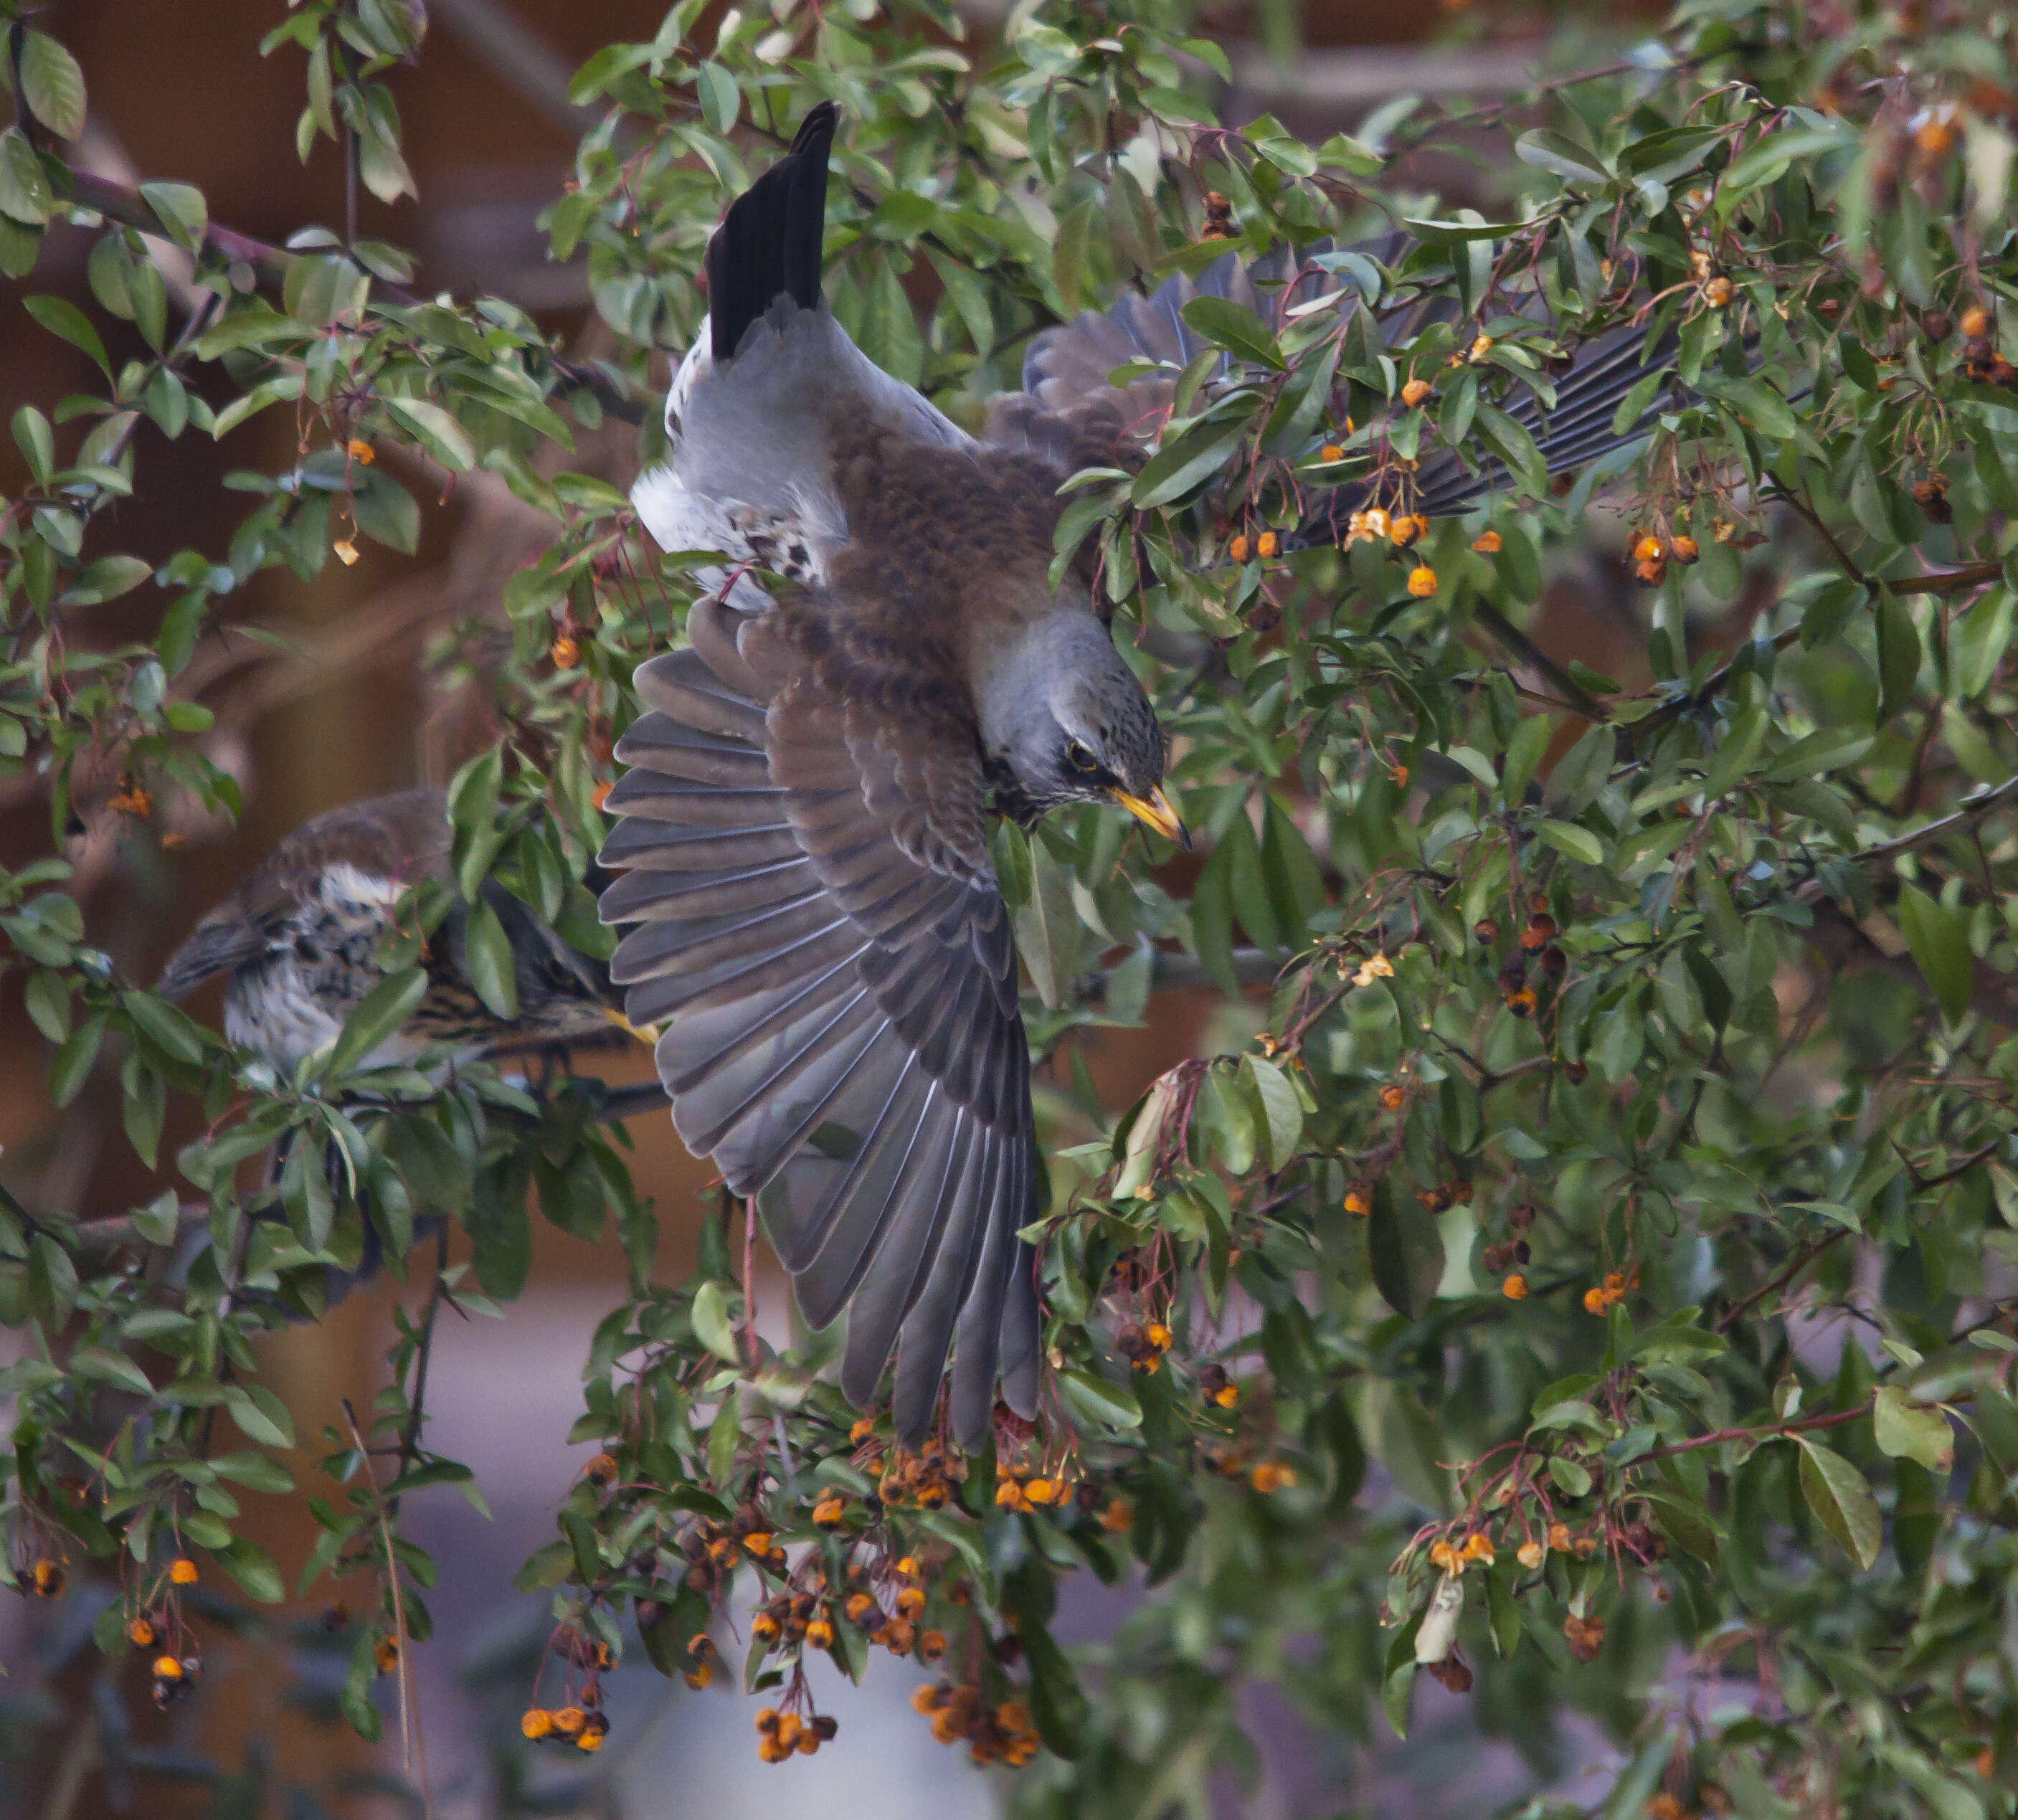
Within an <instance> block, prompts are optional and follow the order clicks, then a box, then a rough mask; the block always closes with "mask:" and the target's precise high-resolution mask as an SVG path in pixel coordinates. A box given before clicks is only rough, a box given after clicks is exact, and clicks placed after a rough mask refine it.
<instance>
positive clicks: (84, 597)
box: [57, 556, 154, 606]
mask: <svg viewBox="0 0 2018 1820" xmlns="http://www.w3.org/2000/svg"><path fill="white" fill-rule="evenodd" d="M153 573H154V568H153V566H152V565H151V564H150V563H143V562H142V561H141V560H140V559H139V557H138V556H100V557H99V559H97V560H96V562H94V563H85V566H83V568H81V570H78V576H77V579H76V580H75V581H73V582H72V583H71V584H70V586H69V587H67V588H65V589H64V590H63V592H62V593H61V594H60V595H58V596H57V599H58V602H59V604H60V605H62V606H103V604H104V603H105V602H107V601H108V600H117V599H118V598H119V597H120V595H122V594H130V593H132V591H133V590H134V589H135V588H138V587H139V585H140V584H141V583H142V582H143V581H146V580H147V579H148V578H149V577H150V576H151V575H153Z"/></svg>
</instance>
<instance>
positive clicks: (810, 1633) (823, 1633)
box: [806, 1618, 834, 1649]
mask: <svg viewBox="0 0 2018 1820" xmlns="http://www.w3.org/2000/svg"><path fill="white" fill-rule="evenodd" d="M833 1645H834V1626H833V1625H831V1624H830V1623H828V1622H827V1620H826V1619H824V1618H816V1619H814V1620H813V1621H812V1623H810V1624H808V1626H806V1647H807V1648H808V1649H828V1648H832V1647H833Z"/></svg>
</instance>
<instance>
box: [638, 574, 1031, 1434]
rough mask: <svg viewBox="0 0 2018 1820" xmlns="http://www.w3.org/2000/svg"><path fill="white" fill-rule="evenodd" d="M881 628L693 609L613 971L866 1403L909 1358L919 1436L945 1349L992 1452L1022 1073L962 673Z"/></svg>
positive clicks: (880, 619)
mask: <svg viewBox="0 0 2018 1820" xmlns="http://www.w3.org/2000/svg"><path fill="white" fill-rule="evenodd" d="M856 579H857V585H858V587H859V586H860V585H861V577H857V578H856ZM888 608H889V603H888V602H880V603H878V602H866V601H864V600H863V598H862V596H861V595H859V594H858V595H856V596H855V599H854V601H853V602H852V605H851V603H849V602H839V601H836V600H834V599H832V598H830V597H823V599H819V600H818V601H814V602H808V603H801V604H798V605H797V606H787V607H783V608H780V609H778V610H773V611H772V612H771V613H766V614H765V615H763V616H761V617H755V616H750V615H746V614H743V613H736V612H734V611H732V610H729V609H728V608H727V607H725V606H721V605H720V604H718V603H715V602H703V604H702V605H700V606H697V607H696V608H695V609H694V610H693V614H692V616H691V617H690V620H689V635H690V639H691V643H692V649H689V650H685V651H682V652H678V653H671V654H669V655H667V656H666V657H656V658H654V659H653V660H651V661H650V662H649V663H648V664H646V665H645V666H644V668H642V670H641V671H639V673H638V693H639V695H640V697H641V698H642V700H644V701H645V702H646V704H648V705H649V707H650V708H651V710H652V711H651V712H649V713H647V714H646V715H644V716H643V717H642V718H640V720H639V721H638V722H637V723H636V724H635V725H634V726H633V727H632V728H631V730H630V732H629V733H627V734H626V735H625V736H624V740H623V741H622V743H621V744H620V746H619V748H618V756H619V757H620V758H622V759H623V760H624V762H627V763H628V764H630V765H634V766H635V767H636V769H634V770H633V771H632V772H631V773H630V774H629V775H628V776H627V777H626V778H625V779H624V781H623V783H620V784H619V785H618V787H617V790H616V791H613V793H612V794H611V797H610V800H609V806H610V807H611V809H613V810H615V811H617V812H620V814H621V815H622V816H624V820H622V821H620V823H619V824H618V826H617V829H616V830H615V831H614V832H613V834H612V835H611V837H610V839H609V842H608V844H607V845H606V847H605V848H604V851H603V855H602V859H603V863H605V864H606V865H608V866H611V867H619V868H622V869H624V871H625V873H626V874H627V876H625V877H622V878H620V880H619V881H617V884H615V885H613V886H612V887H611V888H610V889H609V891H608V892H606V894H605V896H604V898H603V914H604V916H605V917H606V919H608V920H609V921H613V922H622V921H638V922H640V923H642V927H640V928H637V929H635V930H634V931H633V932H631V933H630V934H629V935H626V936H625V937H624V940H623V942H622V943H620V946H618V949H617V955H616V957H615V959H614V961H613V963H612V968H611V972H612V975H613V978H614V979H616V980H617V982H619V983H620V984H624V985H627V986H629V987H630V997H629V1001H628V1002H629V1011H630V1014H631V1017H632V1018H633V1019H634V1020H635V1021H638V1022H646V1021H656V1019H660V1018H662V1017H666V1016H668V1015H670V1016H671V1024H670V1026H669V1027H668V1028H667V1029H666V1031H665V1032H664V1034H663V1035H662V1036H661V1037H660V1039H659V1042H658V1046H657V1051H656V1053H657V1058H658V1064H659V1071H660V1078H661V1080H664V1083H665V1085H666V1088H667V1092H668V1093H669V1094H670V1095H671V1098H672V1101H673V1118H674V1123H675V1124H676V1125H677V1126H678V1129H679V1131H680V1134H681V1135H682V1138H684V1139H685V1141H686V1142H687V1143H688V1144H689V1145H690V1146H691V1147H693V1148H694V1149H697V1150H700V1151H703V1152H707V1154H709V1155H711V1156H713V1157H714V1160H715V1162H716V1163H717V1165H718V1167H720V1168H721V1171H722V1172H723V1174H724V1175H725V1178H727V1180H728V1181H729V1185H730V1186H731V1188H732V1189H733V1190H734V1191H735V1192H737V1193H739V1194H748V1195H754V1196H756V1198H757V1202H758V1207H759V1209H760V1210H761V1212H762V1214H763V1216H764V1218H765V1226H766V1228H767V1230H768V1231H769V1234H770V1236H771V1239H772V1244H773V1245H774V1247H776V1250H777V1252H778V1254H779V1257H781V1258H782V1259H783V1261H784V1263H785V1265H786V1267H787V1268H788V1269H789V1270H790V1271H791V1272H792V1274H793V1275H794V1279H795V1281H796V1283H797V1290H798V1294H799V1297H800V1303H801V1308H803V1309H804V1311H805V1314H806V1315H807V1318H808V1319H809V1320H811V1321H812V1322H814V1323H815V1324H816V1325H824V1324H825V1323H826V1322H828V1321H830V1320H832V1319H834V1318H835V1317H836V1316H837V1315H838V1314H839V1313H840V1312H841V1310H842V1309H843V1308H847V1309H848V1311H849V1330H848V1347H847V1351H846V1355H845V1359H844V1365H843V1373H842V1384H843V1388H844V1389H845V1390H846V1391H847V1393H848V1395H849V1397H850V1398H852V1400H853V1401H855V1402H857V1403H858V1404H859V1403H863V1402H867V1401H869V1400H870V1398H872V1397H873V1395H874V1394H875V1391H876V1389H877V1384H879V1382H880V1381H881V1377H882V1374H883V1371H884V1366H886V1365H887V1364H888V1361H889V1359H890V1356H891V1351H892V1350H893V1348H894V1349H895V1352H896V1354H897V1356H898V1358H899V1375H898V1380H897V1395H896V1415H897V1420H898V1424H899V1428H900V1430H901V1431H902V1432H903V1433H905V1434H906V1435H911V1436H916V1435H918V1434H920V1433H921V1432H922V1431H923V1430H924V1428H925V1427H926V1426H927V1425H928V1423H929V1421H930V1420H931V1412H932V1409H933V1408H934V1406H935V1404H936V1402H937V1400H938V1391H939V1386H940V1382H941V1379H942V1374H943V1371H944V1367H945V1362H946V1354H947V1351H948V1348H949V1347H953V1348H957V1372H956V1381H955V1390H954V1398H953V1413H954V1419H955V1423H956V1427H957V1430H958V1432H959V1433H960V1437H961V1438H962V1439H963V1440H964V1441H965V1442H968V1443H970V1444H974V1443H978V1442H979V1441H980V1440H981V1439H982V1438H983V1437H984V1436H985V1434H986V1431H987V1428H988V1424H989V1415H990V1412H991V1410H992V1409H993V1402H994V1397H995V1389H996V1380H997V1377H998V1375H999V1374H998V1370H997V1361H998V1359H1005V1358H1006V1359H1010V1360H1011V1361H1012V1362H1014V1363H1015V1364H1016V1366H1017V1367H1018V1369H1017V1370H1016V1372H1015V1373H1014V1377H1013V1378H1012V1379H1011V1381H1010V1382H1009V1383H1008V1384H1007V1387H1006V1388H1007V1392H1008V1394H1009V1395H1010V1396H1011V1401H1012V1402H1014V1403H1015V1405H1016V1406H1018V1408H1019V1409H1022V1411H1024V1412H1025V1413H1030V1411H1031V1410H1032V1409H1033V1406H1034V1402H1035V1392H1036V1380H1035V1372H1034V1362H1035V1359H1036V1329H1035V1321H1036V1302H1035V1299H1034V1296H1033V1294H1032V1292H1031V1290H1030V1289H1029V1285H1028V1284H1027V1283H1012V1282H1011V1272H1013V1271H1014V1270H1015V1269H1016V1268H1018V1267H1019V1266H1020V1267H1021V1268H1022V1269H1023V1270H1024V1271H1025V1273H1026V1275H1027V1272H1028V1268H1029V1255H1028V1250H1027V1248H1026V1247H1021V1246H1020V1245H1019V1244H1018V1241H1017V1239H1016V1238H1015V1233H1016V1231H1017V1229H1018V1228H1019V1227H1021V1226H1022V1225H1025V1224H1027V1223H1028V1221H1029V1218H1030V1216H1031V1208H1032V1204H1033V1199H1034V1196H1035V1192H1036V1181H1037V1177H1036V1152H1035V1145H1034V1139H1033V1127H1032V1119H1031V1111H1030V1098H1029V1051H1028V1047H1027V1046H1026V1044H1025V1040H1024V1037H1023V1028H1022V1017H1021V1015H1020V1012H1019V1011H1018V1004H1017V997H1016V961H1015V950H1014V943H1013V942H1012V939H1011V934H1010V928H1009V919H1008V913H1007V909H1006V907H1005V906H1004V903H1003V902H1002V899H1001V896H1000V892H998V891H997V889H996V885H995V879H994V874H993V868H992V867H991V866H990V864H989V858H988V851H987V845H986V841H985V823H984V813H983V805H984V802H985V791H984V785H983V780H982V771H981V764H980V757H979V749H978V743H977V740H976V738H975V731H974V728H973V725H972V722H971V716H970V715H969V712H968V711H967V708H966V707H965V704H964V697H963V696H962V694H961V692H960V689H958V687H957V684H956V683H955V682H954V681H953V678H952V676H951V675H949V668H950V666H951V664H952V663H953V657H952V654H951V653H950V652H949V651H947V650H946V649H943V648H942V649H940V650H938V652H936V653H932V652H930V651H929V650H928V653H927V658H928V660H926V661H924V662H920V660H919V651H918V649H917V647H915V646H914V647H913V650H912V651H911V653H910V660H909V661H908V662H900V661H898V660H897V653H895V651H894V650H893V649H891V646H890V643H889V640H888V631H887V628H888V625H889V624H891V617H892V616H891V613H890V612H889V610H888ZM878 628H886V629H884V630H883V631H879V630H878ZM934 657H936V661H934V660H932V659H933V658H934ZM758 759H761V763H762V766H763V770H762V774H761V777H760V776H759V775H758V772H757V769H756V766H755V764H754V762H753V761H756V760H758ZM1005 1308H1007V1309H1008V1311H1009V1313H1008V1315H1007V1317H1006V1318H1005V1315H1004V1309H1005ZM1026 1329H1027V1331H1026Z"/></svg>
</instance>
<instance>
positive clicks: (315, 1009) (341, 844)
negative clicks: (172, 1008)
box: [154, 790, 622, 1072]
mask: <svg viewBox="0 0 2018 1820" xmlns="http://www.w3.org/2000/svg"><path fill="white" fill-rule="evenodd" d="M449 845H450V841H449V822H448V807H447V800H446V798H445V797H444V796H443V793H442V792H441V791H439V790H405V791H399V792H397V793H396V794H393V795H391V796H380V797H373V798H370V799H368V800H367V801H363V802H354V803H350V804H347V805H345V806H344V807H343V808H341V809H331V810H328V811H327V812H325V813H324V814H322V815H319V816H314V817H313V818H311V819H310V820H308V821H306V822H304V823H302V825H301V826H300V827H298V828H297V829H295V831H294V832H293V833H292V834H289V835H288V837H287V838H286V839H285V840H284V841H281V843H280V845H279V846H278V847H277V848H274V850H273V852H272V853H271V854H269V856H267V857H266V859H262V861H261V862H260V863H259V865H257V866H256V867H254V868H253V869H252V870H251V873H250V874H248V875H247V877H246V878H245V880H244V882H243V883H242V884H240V886H239V887H238V888H237V890H236V891H234V892H232V894H231V895H230V896H229V897H228V898H226V899H225V900H224V902H223V903H221V904H219V906H217V908H216V909H215V910H212V912H211V913H210V914H208V916H206V917H204V919H203V921H201V922H200V923H198V924H197V926H196V928H195V929H194V930H193V932H191V933H190V937H189V939H188V940H187V941H186V942H184V943H183V945H182V946H181V947H180V948H179V949H178V950H176V951H175V955H174V956H173V957H172V959H171V960H170V961H169V962H168V966H167V967H166V968H165V969H164V971H163V972H162V975H161V980H160V982H159V984H158V985H157V986H156V987H155V989H154V990H156V992H157V993H159V994H160V995H161V997H164V998H167V999H179V998H183V997H186V996H187V995H188V994H189V993H191V992H193V990H195V989H196V988H197V986H200V985H201V984H202V982H204V980H206V979H210V978H212V976H213V975H217V974H219V973H222V974H226V975H229V978H228V980H227V982H226V986H225V991H224V1033H225V1035H226V1037H229V1038H230V1040H232V1041H233V1043H235V1044H237V1045H238V1046H239V1047H240V1048H244V1049H248V1050H250V1051H252V1052H253V1053H254V1054H255V1055H261V1056H263V1057H265V1058H266V1059H267V1060H268V1061H269V1062H272V1063H273V1065H274V1066H275V1067H277V1069H280V1070H282V1071H283V1072H291V1071H292V1069H294V1067H295V1065H296V1064H297V1063H298V1062H300V1061H301V1060H302V1058H303V1057H304V1056H306V1055H309V1054H311V1053H313V1051H315V1050H316V1049H318V1048H320V1047H322V1045H323V1044H325V1043H327V1042H330V1041H331V1040H333V1039H334V1038H335V1036H336V1034H337V1033H338V1031H340V1030H341V1029H342V1028H343V1026H344V1022H345V1019H347V1018H348V1017H349V1015H350V1014H351V1012H352V1011H354V1010H356V1008H357V1004H358V1002H359V1000H361V999H362V998H363V997H364V995H365V993H367V992H369V991H370V990H371V988H372V987H373V986H376V985H377V984H378V982H379V981H380V980H381V979H383V978H384V977H385V975H384V972H383V971H382V968H380V967H379V965H378V961H377V959H376V955H377V951H378V940H379V938H380V937H381V936H382V935H384V934H385V932H387V930H388V929H389V927H390V926H391V924H392V918H393V916H394V914H395V912H396V908H397V906H398V905H399V903H400V899H401V897H402V896H403V895H404V893H405V892H407V890H408V889H409V888H410V887H412V886H414V885H418V884H419V883H420V882H421V881H423V880H424V879H443V880H445V879H447V878H448V877H450V872H449ZM483 895H484V898H485V899H486V902H487V903H489V904H490V906H491V907H492V908H493V909H494V910H496V912H497V917H498V921H500V922H501V924H503V925H504V929H505V936H506V939H507V940H508V943H510V946H511V949H512V963H513V968H512V971H513V978H514V980H515V983H516V986H517V988H518V1003H519V1015H517V1016H516V1017H515V1018H512V1019H501V1018H499V1017H497V1015H495V1014H494V1013H493V1012H492V1011H490V1009H489V1008H487V1007H486V1005H485V1004H484V1003H483V1000H482V998H481V997H479V996H478V994H477V992H476V988H475V987H474V986H472V984H471V983H470V976H469V971H468V952H467V945H466V935H467V931H468V921H469V907H468V905H467V904H465V903H462V902H461V900H460V899H458V900H457V902H456V903H455V904H454V906H453V907H452V908H451V909H450V911H449V913H448V914H447V917H445V918H444V919H443V921H442V923H441V924H440V926H439V928H436V931H435V932H434V934H433V935H432V937H430V939H429V942H428V944H427V948H426V950H425V953H424V955H423V957H422V965H423V966H424V967H425V968H426V970H427V972H428V975H429V985H428V989H427V992H426V993H425V996H424V997H422V998H421V1001H420V1004H418V1006H417V1007H416V1008H415V1009H414V1013H413V1015H412V1016H411V1017H410V1018H409V1019H407V1023H406V1025H405V1026H404V1027H403V1029H401V1031H400V1033H399V1035H398V1036H397V1037H396V1038H395V1039H394V1040H392V1042H391V1043H390V1044H387V1045H386V1046H385V1049H384V1050H383V1051H381V1053H380V1054H379V1055H378V1056H376V1057H375V1058H374V1059H376V1060H380V1061H391V1060H396V1059H398V1058H402V1057H403V1056H406V1055H411V1054H414V1053H416V1052H418V1051H419V1050H421V1048H422V1047H425V1046H426V1045H427V1044H449V1045H450V1046H451V1047H454V1048H457V1049H460V1050H462V1051H466V1052H468V1053H472V1054H482V1053H486V1052H490V1051H497V1050H503V1049H515V1048H530V1047H536V1046H540V1045H544V1044H559V1043H567V1042H570V1041H579V1040H582V1039H583V1038H584V1037H590V1036H595V1035H606V1034H607V1033H609V1030H610V1029H611V1026H612V1025H613V1023H615V1024H620V1023H621V1022H622V1017H621V1014H620V1012H619V1011H617V1009H616V1008H615V1006H614V1004H613V991H612V989H611V987H610V986H609V982H608V979H607V978H606V975H605V974H604V972H603V971H602V968H601V967H600V966H599V964H598V963H597V962H595V961H591V960H589V959H588V957H586V956H584V955H582V954H580V953H577V952H576V951H575V950H573V949H572V948H570V946H568V945H567V944H566V943H564V942H563V941H562V940H561V939H560V938H559V936H558V935H555V934H554V933H553V932H552V930H550V929H548V928H547V927H546V926H545V925H544V924H542V923H541V921H539V919H538V918H537V917H536V916H534V914H533V912H532V911H531V910H528V909H527V908H526V906H525V905H524V904H523V903H520V902H519V900H518V899H516V898H515V897H514V896H512V894H511V893H510V892H508V891H506V890H505V888H503V887H502V886H501V885H497V884H494V883H491V882H489V881H486V885H485V886H484V893H483Z"/></svg>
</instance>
